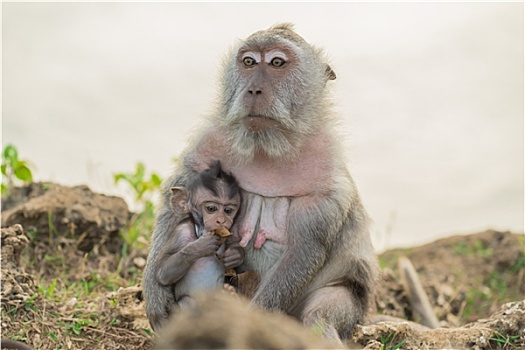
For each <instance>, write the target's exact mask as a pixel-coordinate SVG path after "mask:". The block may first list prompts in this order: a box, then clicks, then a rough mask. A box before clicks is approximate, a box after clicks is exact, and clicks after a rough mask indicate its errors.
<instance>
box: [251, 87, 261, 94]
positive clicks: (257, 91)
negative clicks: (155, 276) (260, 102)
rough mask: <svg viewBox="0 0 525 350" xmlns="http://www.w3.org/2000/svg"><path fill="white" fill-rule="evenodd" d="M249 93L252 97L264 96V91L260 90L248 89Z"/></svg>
mask: <svg viewBox="0 0 525 350" xmlns="http://www.w3.org/2000/svg"><path fill="white" fill-rule="evenodd" d="M248 93H249V94H250V95H260V94H262V90H261V89H258V88H250V89H248Z"/></svg>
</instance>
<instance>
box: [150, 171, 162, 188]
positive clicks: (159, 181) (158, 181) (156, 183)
mask: <svg viewBox="0 0 525 350" xmlns="http://www.w3.org/2000/svg"><path fill="white" fill-rule="evenodd" d="M151 182H152V183H153V185H154V187H159V186H160V185H161V184H162V179H161V178H160V176H159V175H157V174H155V173H153V174H151Z"/></svg>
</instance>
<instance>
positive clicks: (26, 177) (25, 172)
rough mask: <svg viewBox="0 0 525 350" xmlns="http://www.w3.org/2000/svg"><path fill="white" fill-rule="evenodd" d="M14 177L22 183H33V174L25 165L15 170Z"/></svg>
mask: <svg viewBox="0 0 525 350" xmlns="http://www.w3.org/2000/svg"><path fill="white" fill-rule="evenodd" d="M15 177H16V178H17V179H19V180H22V181H24V182H31V181H33V174H31V170H29V168H28V167H27V166H25V165H21V166H18V167H17V168H15Z"/></svg>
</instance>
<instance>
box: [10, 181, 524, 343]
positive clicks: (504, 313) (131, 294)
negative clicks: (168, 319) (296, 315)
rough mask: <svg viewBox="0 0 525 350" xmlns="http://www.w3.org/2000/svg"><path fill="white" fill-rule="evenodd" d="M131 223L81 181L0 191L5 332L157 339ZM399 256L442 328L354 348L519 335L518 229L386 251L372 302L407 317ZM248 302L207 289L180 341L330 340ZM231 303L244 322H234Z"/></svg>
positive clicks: (29, 339) (381, 329)
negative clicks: (7, 193) (128, 235)
mask: <svg viewBox="0 0 525 350" xmlns="http://www.w3.org/2000/svg"><path fill="white" fill-rule="evenodd" d="M130 220H131V221H130ZM130 222H131V224H130ZM16 224H20V225H21V226H20V225H16ZM130 225H133V216H132V215H131V214H130V213H129V211H128V209H127V206H126V204H125V203H124V201H123V200H122V199H120V198H117V197H110V196H104V195H100V194H96V193H93V192H91V191H90V190H89V189H88V188H87V187H86V186H78V187H73V188H69V187H64V186H60V185H56V184H41V183H35V184H31V185H30V186H26V187H24V188H20V189H14V190H13V191H12V195H11V197H10V198H8V199H6V200H4V199H3V200H2V226H3V227H4V226H11V227H9V228H2V251H1V253H2V255H1V258H2V269H1V279H2V281H1V282H2V289H1V302H2V321H1V325H2V337H3V338H11V339H18V340H21V341H24V342H26V343H28V344H31V345H32V346H34V347H35V348H37V349H151V348H153V345H152V337H151V334H152V332H151V331H150V329H149V325H148V322H147V320H146V318H145V315H144V309H143V307H144V306H143V301H142V292H141V287H140V278H141V274H142V268H143V267H144V258H145V256H146V254H147V245H140V244H137V243H136V242H135V243H134V244H133V245H132V244H131V243H132V242H131V243H130V242H129V240H126V239H123V237H125V235H123V234H122V233H123V232H127V230H129V229H130V227H131V226H130ZM119 232H120V233H119ZM147 236H148V235H146V238H149V237H147ZM400 256H407V257H408V258H409V259H410V260H411V261H412V263H413V265H414V266H415V268H416V270H417V272H418V274H419V276H420V279H421V282H422V284H423V287H424V289H425V291H426V293H427V294H428V296H429V299H430V302H431V305H432V306H433V309H434V312H435V313H436V315H437V317H438V319H439V321H440V324H441V326H443V327H444V328H440V329H437V330H430V331H418V330H415V329H413V328H411V327H410V326H409V325H408V324H403V323H379V324H375V325H365V326H358V327H356V329H355V331H354V333H353V339H352V340H353V345H352V347H366V348H367V349H381V348H382V347H383V348H385V349H398V348H402V349H422V348H451V347H453V348H467V349H497V348H502V349H520V348H522V347H523V346H524V345H525V301H524V300H523V299H524V295H525V279H524V273H525V248H524V239H523V234H512V233H509V232H497V231H486V232H481V233H478V234H472V235H462V236H455V237H450V238H446V239H442V240H439V241H436V242H434V243H431V244H428V245H425V246H422V247H416V248H409V249H396V250H392V251H388V252H386V253H384V254H382V255H381V256H380V262H381V266H382V268H383V280H382V282H381V283H380V285H379V288H378V293H377V297H376V306H377V309H378V312H379V313H380V314H383V315H391V316H396V317H400V318H403V319H406V320H413V318H414V315H413V310H412V308H411V306H410V303H409V301H408V298H407V294H406V292H405V290H404V289H403V286H402V284H401V283H400V277H399V272H398V271H397V261H398V258H399V257H400ZM512 302H513V303H512ZM245 305H246V304H245V302H243V301H242V300H241V298H233V299H232V298H228V297H224V296H213V297H210V298H207V299H206V298H205V299H203V301H202V307H203V310H204V312H197V313H193V314H187V313H181V314H180V315H178V316H177V318H176V320H174V322H178V324H177V323H176V324H177V326H174V327H175V329H176V330H182V329H183V330H184V332H183V335H184V337H185V338H184V339H187V338H188V339H189V338H191V339H194V340H195V339H197V340H199V341H201V342H200V343H197V344H200V347H208V348H209V347H213V346H214V344H215V345H217V344H219V345H222V346H221V347H228V348H234V347H244V348H246V347H252V348H253V347H259V348H260V347H264V348H291V347H295V348H307V347H310V348H314V347H315V348H320V347H325V345H326V344H325V345H323V344H324V343H322V341H320V342H317V341H318V340H316V339H317V338H315V339H314V340H310V337H311V334H310V332H307V331H304V329H302V327H297V324H296V322H294V321H293V320H290V319H288V318H287V317H285V316H283V315H278V316H276V315H267V314H265V313H262V312H259V311H255V310H251V309H249V308H247V307H246V306H245ZM227 312H229V313H230V315H234V314H235V315H237V316H236V320H237V319H238V320H239V321H236V322H235V325H234V327H232V328H229V330H228V327H227V326H228V325H229V323H230V322H228V321H226V318H225V317H224V313H227ZM491 315H492V316H491ZM210 317H211V318H210ZM274 317H279V318H278V319H274ZM219 325H220V327H219ZM250 325H251V326H250ZM253 325H255V326H253ZM225 326H226V328H225ZM221 327H222V328H221ZM213 329H215V330H216V331H215V333H213V331H212V333H210V334H213V335H214V336H215V338H213V339H212V340H210V341H212V343H206V341H208V340H206V339H208V338H206V337H203V336H202V334H204V333H205V334H209V333H208V331H211V330H213ZM232 329H233V330H234V332H233V333H232ZM277 330H278V331H277ZM199 332H200V333H199ZM203 332H204V333H203ZM177 334H178V333H176V332H172V334H171V336H172V338H175V340H173V339H171V340H169V341H182V340H181V339H183V338H181V336H179V335H177ZM199 334H201V335H199ZM227 334H229V335H227ZM263 335H264V336H263ZM165 339H167V338H165ZM177 339H178V340H177ZM210 339H211V338H210ZM226 339H229V340H228V342H227V341H226ZM232 339H233V340H232ZM240 339H242V341H243V342H244V343H239V342H240V341H241V340H240ZM232 341H233V343H232ZM235 341H237V343H235ZM290 341H292V343H290ZM217 342H219V343H217ZM171 344H174V343H173V342H172V343H171ZM176 344H184V343H180V342H179V343H176ZM283 344H285V345H283ZM350 344H351V343H350V342H349V343H348V345H349V346H350ZM326 346H328V345H326Z"/></svg>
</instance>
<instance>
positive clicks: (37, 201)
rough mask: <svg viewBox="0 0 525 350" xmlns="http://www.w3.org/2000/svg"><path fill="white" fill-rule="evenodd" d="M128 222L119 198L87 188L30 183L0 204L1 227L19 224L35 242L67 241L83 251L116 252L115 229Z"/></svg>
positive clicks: (117, 238) (116, 235)
mask: <svg viewBox="0 0 525 350" xmlns="http://www.w3.org/2000/svg"><path fill="white" fill-rule="evenodd" d="M129 219H130V212H129V210H128V206H127V205H126V202H124V200H123V199H122V198H118V197H112V196H105V195H102V194H97V193H94V192H92V191H91V190H90V189H89V188H88V187H87V186H76V187H66V186H61V185H57V184H52V183H32V184H30V185H28V186H25V187H21V188H14V189H13V190H12V192H11V195H10V196H9V198H7V199H6V200H5V201H2V225H3V226H10V225H14V224H19V223H22V224H23V225H24V228H25V229H26V230H28V231H32V235H33V236H34V239H35V240H36V241H41V240H49V238H50V237H53V236H57V237H67V238H71V239H74V240H75V241H76V244H77V246H78V249H79V250H81V251H83V252H90V251H92V250H93V249H94V248H95V247H97V246H98V247H101V246H104V247H105V248H106V249H107V250H108V251H109V252H110V253H113V254H114V253H117V252H118V251H119V250H120V249H121V248H122V242H121V239H120V238H119V230H121V229H122V228H124V227H125V226H126V225H127V224H128V223H129Z"/></svg>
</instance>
